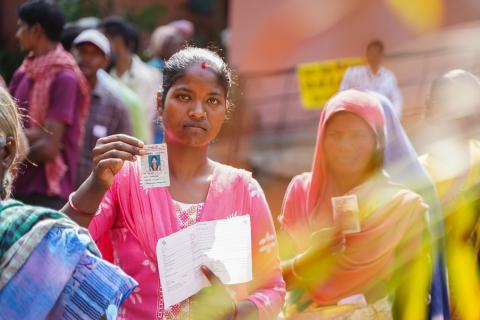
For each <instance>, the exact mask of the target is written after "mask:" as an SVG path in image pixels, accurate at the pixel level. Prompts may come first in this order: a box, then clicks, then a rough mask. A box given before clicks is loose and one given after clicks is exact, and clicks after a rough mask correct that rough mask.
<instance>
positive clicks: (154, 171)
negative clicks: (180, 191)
mask: <svg viewBox="0 0 480 320" xmlns="http://www.w3.org/2000/svg"><path fill="white" fill-rule="evenodd" d="M143 149H144V150H145V155H144V156H142V157H140V170H141V173H142V179H141V183H142V186H143V187H144V188H158V187H168V186H170V172H169V169H168V153H167V145H166V144H165V143H161V144H149V145H146V146H144V147H143Z"/></svg>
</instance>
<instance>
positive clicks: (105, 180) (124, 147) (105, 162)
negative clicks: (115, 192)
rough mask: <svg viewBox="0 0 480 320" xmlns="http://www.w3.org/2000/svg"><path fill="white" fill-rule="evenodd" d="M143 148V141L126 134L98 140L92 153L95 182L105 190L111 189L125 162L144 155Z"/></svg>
mask: <svg viewBox="0 0 480 320" xmlns="http://www.w3.org/2000/svg"><path fill="white" fill-rule="evenodd" d="M143 146H144V143H143V142H142V141H140V140H138V139H137V138H134V137H131V136H127V135H125V134H115V135H111V136H107V137H103V138H100V139H98V140H97V144H96V145H95V148H93V151H92V154H93V166H94V167H93V172H92V177H93V179H94V181H93V182H94V183H95V184H96V185H97V186H99V187H102V188H104V189H108V188H110V186H111V185H112V184H113V179H114V177H115V175H116V174H117V172H119V171H120V169H122V167H123V163H124V162H125V161H135V159H136V156H139V155H140V156H141V155H144V150H143V149H142V148H143Z"/></svg>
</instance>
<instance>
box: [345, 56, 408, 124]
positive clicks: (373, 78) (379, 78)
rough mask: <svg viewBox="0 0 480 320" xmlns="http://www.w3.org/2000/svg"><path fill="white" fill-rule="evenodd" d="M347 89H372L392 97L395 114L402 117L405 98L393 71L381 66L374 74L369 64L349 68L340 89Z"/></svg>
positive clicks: (389, 97)
mask: <svg viewBox="0 0 480 320" xmlns="http://www.w3.org/2000/svg"><path fill="white" fill-rule="evenodd" d="M347 89H359V90H371V91H375V92H378V93H380V94H382V95H384V96H385V97H387V98H388V99H390V101H391V102H392V104H393V107H394V109H395V110H394V111H395V114H396V115H397V116H398V118H399V119H400V117H401V115H402V104H403V99H402V94H401V92H400V89H399V88H398V84H397V78H396V77H395V75H394V74H393V72H392V71H390V70H388V69H386V68H384V67H380V68H379V69H378V72H377V74H375V75H374V74H372V71H371V70H370V67H369V66H368V65H362V66H356V67H350V68H347V70H345V74H344V75H343V79H342V83H341V84H340V91H343V90H347Z"/></svg>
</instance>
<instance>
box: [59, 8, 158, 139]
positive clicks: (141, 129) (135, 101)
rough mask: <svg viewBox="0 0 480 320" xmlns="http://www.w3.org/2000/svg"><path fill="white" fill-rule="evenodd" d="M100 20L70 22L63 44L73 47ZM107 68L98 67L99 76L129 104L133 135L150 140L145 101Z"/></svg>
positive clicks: (86, 19)
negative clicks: (77, 38)
mask: <svg viewBox="0 0 480 320" xmlns="http://www.w3.org/2000/svg"><path fill="white" fill-rule="evenodd" d="M99 22H100V20H99V19H98V18H95V17H86V18H82V19H79V20H77V21H74V22H70V23H68V24H67V25H65V27H64V28H63V32H62V40H61V41H62V45H63V47H64V48H65V50H67V48H68V50H70V49H71V48H72V44H73V40H75V38H76V37H77V36H78V35H79V34H80V33H81V32H82V31H85V30H87V29H96V27H97V26H98V24H99ZM113 55H114V52H112V51H110V61H109V63H110V64H111V60H112V59H113ZM106 69H107V68H105V69H98V71H97V78H98V79H101V81H102V83H103V85H104V86H106V87H108V89H109V90H110V92H111V93H113V94H115V95H117V96H118V98H120V99H121V100H122V102H123V104H124V105H126V106H127V108H128V112H129V114H130V123H131V127H132V135H133V136H134V137H135V138H137V139H140V140H142V141H148V139H149V138H150V132H149V127H148V126H146V125H145V112H144V108H143V102H142V100H141V99H140V97H139V96H138V95H137V94H136V93H135V92H133V91H132V90H131V89H130V88H129V87H127V86H126V85H124V84H123V83H122V82H120V80H118V79H116V78H113V77H112V76H111V75H110V74H109V73H108V72H107V71H106Z"/></svg>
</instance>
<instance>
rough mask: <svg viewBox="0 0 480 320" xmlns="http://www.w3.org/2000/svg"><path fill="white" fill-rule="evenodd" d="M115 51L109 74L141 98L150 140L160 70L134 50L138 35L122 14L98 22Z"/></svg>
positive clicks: (160, 82)
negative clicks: (143, 59) (112, 65)
mask: <svg viewBox="0 0 480 320" xmlns="http://www.w3.org/2000/svg"><path fill="white" fill-rule="evenodd" d="M99 28H100V30H101V31H102V32H103V33H104V34H105V35H106V36H107V37H108V39H109V40H110V43H111V45H112V48H113V51H114V52H115V58H116V60H115V64H114V67H113V68H112V70H111V72H110V74H111V75H112V76H114V77H115V78H118V79H119V80H120V81H121V82H122V83H124V84H125V85H126V86H127V87H129V88H130V89H132V90H133V91H134V92H135V93H136V94H137V95H138V96H139V97H140V99H141V100H142V101H143V104H144V112H145V122H144V123H148V124H149V133H150V139H149V141H146V142H150V141H152V140H153V123H154V120H155V119H156V118H157V108H156V99H155V97H156V93H157V91H158V90H159V89H160V87H161V85H162V78H161V73H160V72H159V71H157V70H155V69H153V68H152V67H150V66H149V65H147V64H146V63H144V62H143V61H142V60H141V59H140V57H139V56H138V55H137V54H136V52H137V51H138V47H139V36H138V32H137V30H136V29H135V27H134V26H133V25H132V24H131V23H129V22H128V21H126V20H125V19H123V18H122V17H108V18H105V19H104V20H103V21H102V22H101V23H100V26H99Z"/></svg>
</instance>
